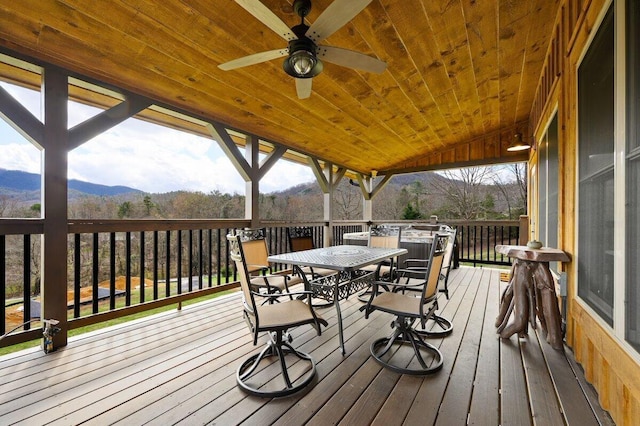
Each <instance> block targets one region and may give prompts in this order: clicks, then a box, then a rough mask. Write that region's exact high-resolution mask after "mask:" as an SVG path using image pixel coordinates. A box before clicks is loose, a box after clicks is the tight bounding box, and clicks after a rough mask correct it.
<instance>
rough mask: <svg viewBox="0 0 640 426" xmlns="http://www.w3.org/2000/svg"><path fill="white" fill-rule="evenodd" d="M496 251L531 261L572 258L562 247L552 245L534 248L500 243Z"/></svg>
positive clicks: (566, 259)
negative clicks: (557, 247) (552, 246)
mask: <svg viewBox="0 0 640 426" xmlns="http://www.w3.org/2000/svg"><path fill="white" fill-rule="evenodd" d="M496 252H497V253H500V254H504V255H505V256H509V257H513V258H516V259H521V260H528V261H531V262H555V261H560V262H570V261H571V258H570V257H569V255H568V254H567V253H565V252H564V251H562V250H560V249H556V248H551V247H542V248H539V249H532V248H529V247H527V246H510V245H502V244H498V245H497V246H496Z"/></svg>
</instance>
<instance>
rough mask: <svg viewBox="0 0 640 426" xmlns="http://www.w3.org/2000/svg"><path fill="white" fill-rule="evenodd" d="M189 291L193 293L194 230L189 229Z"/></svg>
mask: <svg viewBox="0 0 640 426" xmlns="http://www.w3.org/2000/svg"><path fill="white" fill-rule="evenodd" d="M188 273H189V291H190V292H191V291H193V229H189V269H188Z"/></svg>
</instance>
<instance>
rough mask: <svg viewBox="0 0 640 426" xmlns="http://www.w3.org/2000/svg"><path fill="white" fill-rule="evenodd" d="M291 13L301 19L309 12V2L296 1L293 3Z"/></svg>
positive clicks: (308, 0)
mask: <svg viewBox="0 0 640 426" xmlns="http://www.w3.org/2000/svg"><path fill="white" fill-rule="evenodd" d="M293 11H294V12H296V14H297V15H298V16H299V17H301V18H303V19H304V17H305V16H307V15H308V14H309V12H310V11H311V0H296V1H294V2H293Z"/></svg>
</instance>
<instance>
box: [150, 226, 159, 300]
mask: <svg viewBox="0 0 640 426" xmlns="http://www.w3.org/2000/svg"><path fill="white" fill-rule="evenodd" d="M151 261H152V265H153V300H158V231H153V258H152V259H151Z"/></svg>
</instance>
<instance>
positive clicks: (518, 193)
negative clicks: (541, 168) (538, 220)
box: [493, 163, 527, 219]
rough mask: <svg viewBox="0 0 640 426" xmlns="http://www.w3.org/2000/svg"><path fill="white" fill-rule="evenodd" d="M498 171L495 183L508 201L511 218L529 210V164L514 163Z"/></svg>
mask: <svg viewBox="0 0 640 426" xmlns="http://www.w3.org/2000/svg"><path fill="white" fill-rule="evenodd" d="M502 171H503V173H496V174H495V175H494V177H493V184H494V185H495V186H496V188H497V189H498V191H499V192H500V194H501V195H502V197H503V198H504V200H505V202H506V203H507V208H508V214H509V219H517V218H518V216H519V215H521V214H524V213H525V212H526V211H527V166H526V163H513V164H509V165H508V166H506V167H504V168H503V169H502Z"/></svg>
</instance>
